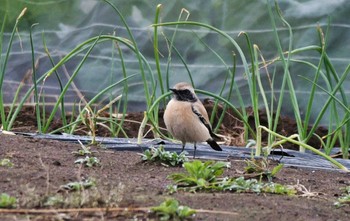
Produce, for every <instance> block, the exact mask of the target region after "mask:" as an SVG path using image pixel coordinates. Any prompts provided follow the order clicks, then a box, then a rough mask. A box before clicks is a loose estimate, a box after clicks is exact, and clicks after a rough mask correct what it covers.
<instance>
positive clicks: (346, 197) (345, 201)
mask: <svg viewBox="0 0 350 221" xmlns="http://www.w3.org/2000/svg"><path fill="white" fill-rule="evenodd" d="M344 192H345V194H343V196H341V197H339V198H338V199H337V201H336V202H335V203H334V205H335V206H336V207H337V208H339V207H342V206H345V205H350V186H347V187H345V188H344Z"/></svg>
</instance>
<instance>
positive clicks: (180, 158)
mask: <svg viewBox="0 0 350 221" xmlns="http://www.w3.org/2000/svg"><path fill="white" fill-rule="evenodd" d="M186 153H187V152H185V151H184V152H182V153H180V154H177V153H176V152H170V151H165V150H164V146H163V145H161V146H159V147H158V148H155V147H151V148H150V149H147V150H145V151H144V152H143V153H142V154H140V155H141V157H142V160H143V161H151V162H160V163H161V164H163V165H167V166H178V165H181V164H183V163H185V162H187V161H188V158H187V157H186Z"/></svg>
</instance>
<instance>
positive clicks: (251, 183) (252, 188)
mask: <svg viewBox="0 0 350 221" xmlns="http://www.w3.org/2000/svg"><path fill="white" fill-rule="evenodd" d="M229 166H230V164H229V163H225V162H216V163H215V164H214V162H212V161H207V162H204V163H203V162H201V161H199V160H195V161H193V162H186V163H184V167H185V169H186V172H187V173H174V174H171V175H169V176H168V178H169V179H171V180H173V181H174V183H175V184H174V185H169V186H168V191H169V192H170V193H174V192H176V191H178V190H184V191H190V192H196V191H198V190H206V191H233V192H255V193H261V192H264V193H275V194H287V195H294V194H296V192H297V191H296V189H295V188H294V187H292V186H284V185H282V184H277V183H272V182H269V183H262V182H260V181H258V180H256V179H244V177H239V178H228V177H224V178H221V177H219V176H221V175H222V174H223V170H224V168H225V167H229Z"/></svg>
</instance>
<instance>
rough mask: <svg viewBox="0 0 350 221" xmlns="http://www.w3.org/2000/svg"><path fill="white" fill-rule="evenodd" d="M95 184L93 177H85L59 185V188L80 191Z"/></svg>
mask: <svg viewBox="0 0 350 221" xmlns="http://www.w3.org/2000/svg"><path fill="white" fill-rule="evenodd" d="M94 186H96V182H95V180H94V179H87V180H85V181H80V182H70V183H67V184H65V185H62V186H61V187H60V189H61V190H69V191H80V190H83V189H88V188H91V187H94Z"/></svg>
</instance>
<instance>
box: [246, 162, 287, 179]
mask: <svg viewBox="0 0 350 221" xmlns="http://www.w3.org/2000/svg"><path fill="white" fill-rule="evenodd" d="M245 162H246V164H247V166H246V167H245V168H244V171H245V172H246V173H249V174H252V173H254V174H256V176H258V177H260V178H267V179H268V181H269V182H272V178H273V177H274V176H275V175H276V174H277V173H278V172H280V171H281V170H282V168H283V164H278V165H277V166H275V167H273V168H272V170H270V161H269V160H268V159H266V158H263V159H261V160H260V159H254V158H253V159H251V160H246V161H245Z"/></svg>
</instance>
